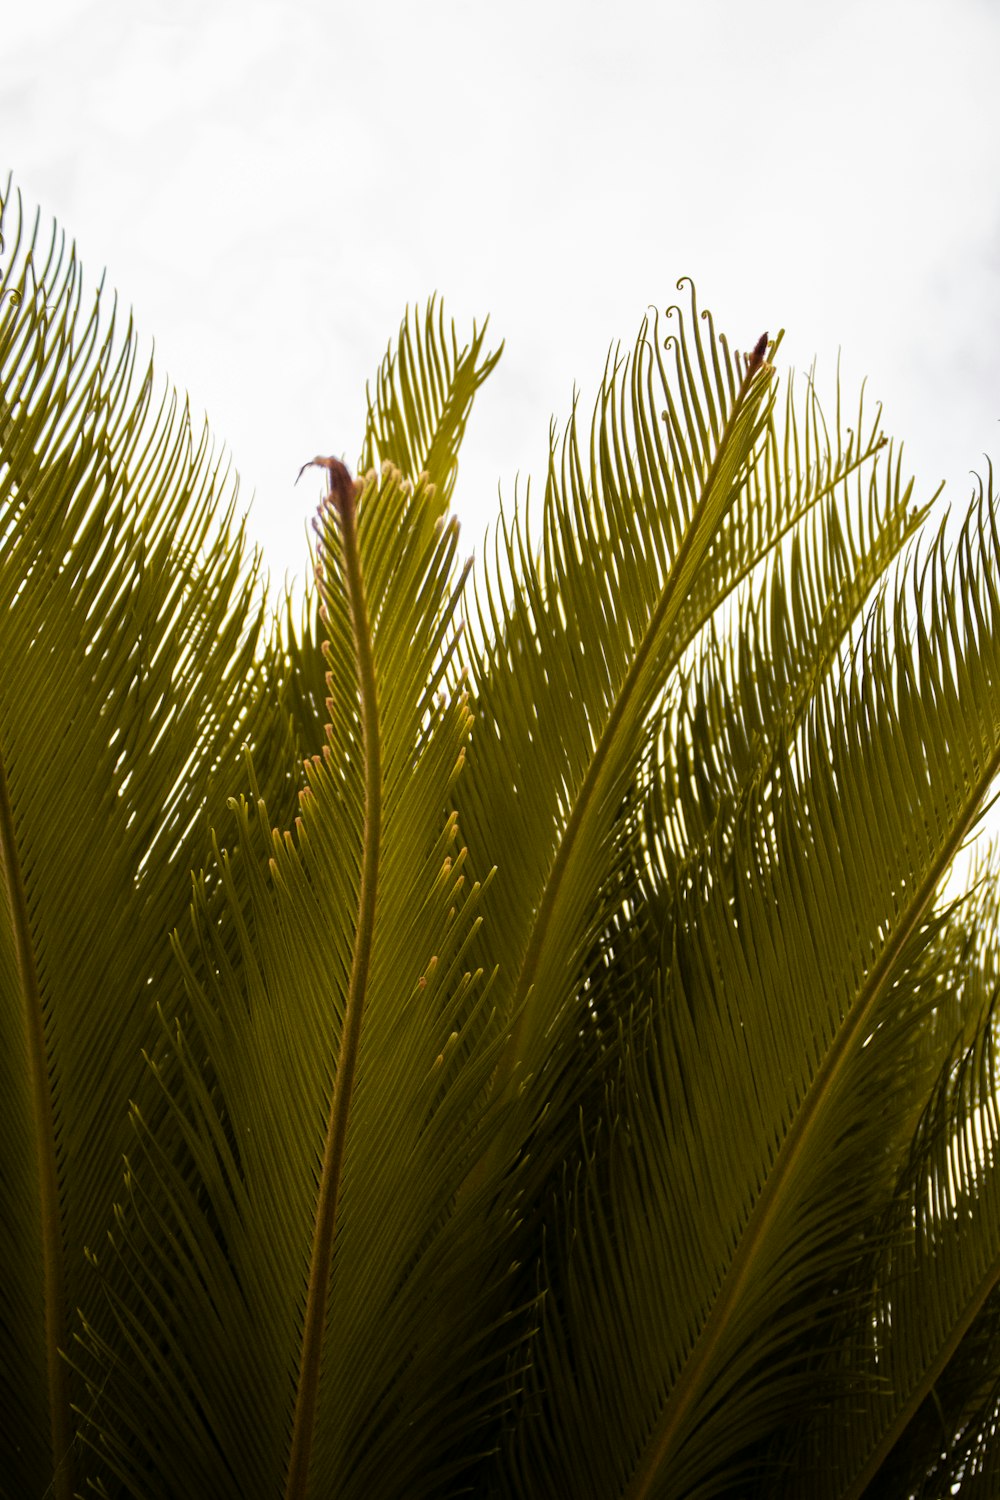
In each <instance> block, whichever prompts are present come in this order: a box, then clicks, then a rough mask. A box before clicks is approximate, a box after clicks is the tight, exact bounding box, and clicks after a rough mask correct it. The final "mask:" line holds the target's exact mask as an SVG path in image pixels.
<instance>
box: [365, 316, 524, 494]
mask: <svg viewBox="0 0 1000 1500" xmlns="http://www.w3.org/2000/svg"><path fill="white" fill-rule="evenodd" d="M485 339H486V323H484V324H483V326H482V328H481V329H478V330H477V329H476V328H475V326H473V329H472V340H471V342H470V343H468V344H466V345H464V346H462V347H459V343H458V336H457V334H456V332H455V325H454V323H452V325H451V327H450V329H447V328H446V327H445V319H444V306H443V304H442V303H441V302H439V301H438V299H437V298H436V297H431V299H430V301H429V302H428V304H427V310H426V312H425V314H424V318H423V322H421V320H420V318H419V315H418V313H417V310H416V309H415V308H414V309H413V311H412V312H411V311H410V310H409V309H407V314H406V317H405V318H404V319H403V321H402V323H401V324H400V328H399V336H398V338H397V340H396V345H395V348H393V346H392V345H391V344H390V346H389V348H388V350H387V351H386V355H385V358H384V360H383V361H382V367H381V369H380V370H379V372H378V376H377V377H376V380H375V390H374V392H373V391H372V390H371V388H370V387H369V388H368V419H367V423H366V426H365V438H364V443H363V444H362V448H361V457H360V459H359V460H358V472H359V473H362V474H366V473H367V472H368V470H369V469H374V468H377V467H378V466H379V465H380V464H383V463H392V464H395V466H396V468H397V469H400V470H401V471H402V473H404V474H405V475H407V476H408V477H409V478H410V479H412V480H414V481H416V479H417V478H418V476H419V475H420V474H426V475H427V477H428V479H429V480H430V482H431V484H433V485H434V486H435V487H436V489H437V490H438V492H439V494H440V495H441V496H442V498H443V499H444V501H445V502H448V503H450V501H451V498H452V494H453V492H454V488H455V480H456V478H457V475H458V450H459V446H460V444H461V441H462V438H463V436H464V434H465V427H466V423H467V422H468V420H469V413H470V411H471V409H472V402H473V398H474V397H475V394H476V391H477V390H478V389H479V387H480V386H481V385H482V383H483V381H484V380H485V379H486V378H487V376H488V375H489V374H490V372H491V371H492V370H493V369H495V367H496V364H497V361H498V360H499V358H500V355H501V354H502V352H503V345H502V344H501V346H500V348H499V349H497V350H496V352H495V353H492V354H485V355H484V354H483V345H484V342H485Z"/></svg>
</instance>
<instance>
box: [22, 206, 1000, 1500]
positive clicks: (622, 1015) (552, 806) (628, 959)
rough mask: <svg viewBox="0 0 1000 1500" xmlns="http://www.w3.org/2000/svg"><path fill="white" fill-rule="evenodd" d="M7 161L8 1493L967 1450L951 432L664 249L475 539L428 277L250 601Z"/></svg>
mask: <svg viewBox="0 0 1000 1500" xmlns="http://www.w3.org/2000/svg"><path fill="white" fill-rule="evenodd" d="M8 199H9V195H8ZM10 217H16V224H13V225H12V224H10V223H2V221H0V224H2V228H3V233H4V236H5V238H4V241H3V250H2V254H3V273H4V279H3V283H2V288H3V289H2V293H0V297H2V303H0V460H2V463H0V632H2V634H0V867H2V870H3V877H4V878H3V887H4V890H5V895H6V900H5V901H4V903H3V906H2V920H0V999H2V1005H0V1024H2V1027H3V1033H2V1037H0V1111H2V1122H3V1129H2V1144H3V1152H2V1156H0V1163H2V1164H0V1194H2V1212H0V1226H2V1227H0V1271H2V1275H0V1287H2V1291H0V1299H2V1300H0V1338H2V1358H0V1403H2V1409H3V1411H4V1414H5V1420H4V1423H3V1428H2V1432H0V1493H2V1495H3V1496H5V1497H10V1500H15V1497H16V1500H25V1497H35V1496H39V1497H40V1496H43V1495H45V1496H49V1495H51V1496H54V1497H56V1500H69V1497H71V1496H73V1495H85V1494H104V1495H106V1496H109V1497H110V1496H119V1495H127V1496H141V1497H147V1496H148V1497H151V1500H152V1497H155V1500H167V1497H170V1500H186V1497H210V1500H226V1497H233V1500H235V1497H240V1500H254V1497H258V1496H259V1497H264V1500H271V1497H275V1500H277V1497H282V1496H283V1497H286V1500H299V1497H306V1496H309V1497H313V1500H326V1497H332V1496H336V1497H337V1500H351V1497H357V1500H394V1497H408V1500H409V1497H420V1496H451V1495H461V1494H470V1495H477V1496H478V1495H482V1496H493V1497H529V1500H534V1497H550V1496H551V1497H566V1500H586V1497H591V1496H592V1497H595V1500H616V1497H622V1500H626V1497H627V1500H645V1497H653V1496H656V1497H681V1496H683V1497H695V1496H698V1497H707V1496H717V1495H738V1496H754V1495H767V1496H772V1495H785V1494H787V1495H789V1496H802V1495H816V1496H824V1495H830V1496H837V1497H845V1496H861V1495H865V1496H878V1495H887V1496H909V1495H921V1496H924V1495H926V1496H937V1495H950V1494H952V1493H953V1492H954V1488H955V1486H956V1484H958V1483H960V1484H961V1486H962V1494H963V1495H964V1494H966V1493H969V1494H976V1493H979V1492H982V1493H984V1494H990V1495H993V1494H995V1493H996V1488H997V1471H998V1469H1000V1444H998V1442H997V1440H996V1436H995V1428H996V1423H997V1413H998V1407H1000V1358H998V1356H1000V1321H998V1311H1000V1299H998V1295H997V1281H998V1278H1000V1175H998V1173H997V1171H996V1170H994V1166H995V1157H996V1150H997V1144H998V1136H1000V1115H998V1110H997V1103H996V1079H995V1068H996V1024H995V1016H994V1010H995V998H996V993H997V981H998V972H1000V966H998V938H997V930H998V923H997V900H996V894H995V892H996V870H995V867H994V865H993V864H991V863H990V862H989V861H987V862H985V863H983V864H982V865H981V866H980V867H979V868H978V869H977V870H976V871H975V872H974V874H973V877H972V879H971V880H970V882H969V883H968V888H967V889H962V890H960V893H959V894H957V895H956V894H955V887H954V885H948V884H946V882H947V881H948V877H949V872H950V871H951V870H952V866H953V864H954V862H955V858H956V855H957V854H958V852H959V850H960V849H961V848H962V846H963V844H964V843H965V842H966V840H967V839H968V837H969V835H970V833H971V832H972V831H973V830H974V829H975V828H976V825H977V822H978V820H979V819H980V818H981V815H982V811H983V809H984V806H985V805H986V804H987V801H988V798H989V794H990V788H991V786H992V783H993V780H994V777H995V774H996V772H997V769H998V766H1000V537H998V533H997V528H996V521H995V515H994V506H993V501H992V495H991V490H990V487H989V486H986V487H983V488H981V489H980V492H979V494H978V495H977V496H976V497H975V498H974V501H973V504H972V506H971V508H970V510H969V512H968V515H967V516H966V517H965V520H964V523H963V524H962V526H961V528H960V529H959V530H958V531H957V533H954V534H953V532H952V531H951V530H950V529H947V528H946V525H945V521H944V520H940V519H939V520H935V519H934V518H932V517H931V516H930V515H929V514H928V512H929V509H930V504H929V503H928V504H926V505H923V506H921V507H917V506H914V504H913V503H912V496H913V484H912V481H909V480H908V479H907V478H906V477H905V474H904V470H903V466H902V457H901V453H900V451H899V450H898V449H896V448H894V447H893V446H892V445H891V444H888V443H886V442H885V440H884V439H883V437H882V436H881V432H880V412H878V411H876V412H875V413H874V415H872V414H871V413H870V412H869V411H868V410H867V409H866V408H865V406H864V404H863V403H859V406H858V409H857V414H856V417H855V419H854V421H853V423H852V424H851V425H848V423H847V421H846V420H845V419H844V418H843V417H842V414H841V410H840V401H839V397H838V403H837V412H836V418H835V420H834V421H833V422H832V423H830V424H827V422H826V421H825V420H824V418H823V415H822V413H821V410H820V406H819V403H818V400H817V397H816V395H815V391H814V388H813V385H812V382H811V381H810V382H808V384H807V390H806V392H805V395H804V397H800V396H798V395H796V393H795V391H794V389H793V384H792V382H791V380H789V382H788V385H787V387H786V390H785V393H784V395H780V394H779V383H778V376H777V373H776V369H775V363H774V359H775V350H776V348H777V345H778V342H779V340H775V341H773V342H771V343H770V344H769V343H768V340H767V338H766V336H765V337H764V338H762V339H760V340H759V341H758V342H757V343H756V345H755V346H754V348H753V350H752V352H751V353H750V354H749V355H746V356H743V355H740V354H738V353H736V352H734V350H733V349H732V348H731V347H730V345H729V344H728V343H727V342H726V340H725V338H724V337H722V336H721V335H720V334H717V333H716V330H715V328H714V325H713V323H712V320H711V318H710V317H708V316H707V315H706V314H704V313H699V310H698V307H697V305H696V301H695V294H694V289H693V288H692V287H690V286H689V287H688V288H687V295H686V298H685V302H686V306H685V308H684V309H681V308H680V307H674V308H671V309H669V310H668V312H667V315H666V318H667V323H668V324H669V330H670V331H669V334H668V336H666V337H665V336H664V334H665V327H664V324H663V323H661V322H660V321H659V320H654V321H653V322H652V324H644V325H643V327H642V330H641V332H640V335H639V338H638V341H637V343H636V345H635V349H634V351H633V352H632V353H631V354H630V355H629V356H628V357H627V358H624V359H623V358H620V357H619V355H618V354H617V353H615V355H614V357H613V358H612V359H611V360H609V363H608V367H607V369H606V372H605V376H604V379H603V382H602V384H601V388H600V393H599V396H598V400H597V406H596V411H595V414H594V418H593V423H592V426H591V429H590V432H589V435H585V434H581V432H580V430H579V429H578V424H577V414H576V411H575V409H574V412H573V415H572V417H571V419H570V422H569V424H568V426H567V428H566V430H565V432H564V433H563V434H562V435H559V434H557V433H556V432H555V431H553V433H552V437H551V443H550V457H549V464H548V472H547V475H546V479H545V485H544V492H543V494H542V496H541V498H540V500H539V501H538V503H537V506H536V504H535V496H533V495H531V494H530V493H529V494H528V495H527V496H525V498H524V504H523V506H521V505H518V504H515V507H514V512H513V515H512V516H509V517H502V518H501V520H500V522H499V524H498V526H497V528H496V530H495V532H494V533H493V536H492V538H491V539H490V541H489V544H488V546H487V548H486V549H485V559H484V561H483V562H482V563H481V564H477V565H476V566H474V567H470V566H469V565H465V566H462V565H461V564H460V562H459V542H458V528H457V524H456V522H455V521H454V519H452V518H451V517H450V515H449V501H450V498H451V495H452V491H453V489H454V485H455V480H456V473H457V458H458V450H459V445H460V442H461V439H462V435H463V431H464V428H465V425H466V421H467V418H468V414H469V410H470V407H471V403H472V400H473V397H474V396H475V394H476V391H477V389H478V387H479V386H480V385H481V384H482V382H483V381H484V380H485V379H486V378H487V376H488V375H489V373H490V370H491V369H492V367H493V365H494V364H495V362H496V359H497V358H498V354H497V353H492V354H491V353H488V352H487V350H486V344H485V329H474V330H473V334H472V338H471V340H470V341H469V342H468V343H467V344H465V345H463V344H461V343H460V341H459V340H458V338H457V336H456V334H455V331H454V329H453V328H451V327H449V326H448V325H447V324H446V322H445V319H444V315H443V312H442V310H441V307H440V305H438V304H437V303H436V302H434V301H432V302H431V304H430V305H429V307H428V308H427V310H426V314H425V315H423V316H421V315H417V314H416V313H414V314H408V315H407V317H406V319H405V320H404V322H403V325H402V327H401V329H400V333H399V338H398V341H397V343H396V346H395V348H394V349H392V348H391V349H390V351H389V353H388V354H387V356H386V359H385V361H384V363H383V365H382V367H381V369H380V370H379V372H378V375H377V379H376V381H375V385H374V389H373V390H371V391H370V392H369V410H368V420H367V426H366V431H365V433H364V437H363V442H362V447H361V453H360V459H359V462H358V465H357V474H358V476H359V477H358V478H357V479H355V478H353V476H352V474H351V472H350V471H349V470H348V469H347V467H346V466H345V465H344V464H343V463H342V462H341V461H340V460H339V459H335V458H326V457H320V458H318V459H317V460H316V461H315V462H316V468H315V469H314V470H313V469H310V470H309V481H310V482H314V481H315V482H317V485H318V487H321V488H322V491H323V494H322V498H321V500H320V503H319V509H318V513H317V518H316V545H315V554H316V556H315V586H314V588H313V589H312V590H311V591H310V592H309V593H308V595H307V598H306V601H305V605H304V606H303V607H302V608H301V609H298V608H296V607H293V605H292V604H291V602H290V601H288V602H286V604H285V605H284V606H283V607H282V609H281V610H279V611H278V613H277V616H276V617H272V615H271V614H270V613H269V612H268V610H267V608H266V604H265V595H264V591H263V589H262V587H261V585H260V580H259V568H260V565H259V560H258V559H257V558H250V557H248V555H247V549H246V545H245V541H244V537H243V532H242V530H241V528H240V527H239V526H237V525H236V524H235V522H234V515H235V505H236V490H235V484H234V483H231V482H230V480H229V478H228V470H227V467H226V465H225V464H224V463H223V461H222V460H221V459H219V458H217V457H216V456H215V454H214V450H213V449H212V447H211V444H210V440H209V438H208V436H207V435H204V434H203V435H201V436H196V435H195V434H194V433H193V432H192V429H191V422H190V418H189V414H188V411H187V407H186V406H184V407H181V406H180V405H179V404H178V402H177V400H176V398H175V396H174V395H173V394H172V392H170V391H169V389H168V390H167V391H166V392H165V393H164V394H163V396H162V397H161V398H160V399H159V402H158V404H157V398H156V395H155V390H156V387H155V381H154V378H153V374H152V370H151V369H146V370H145V372H142V373H140V374H138V375H137V373H136V358H137V356H136V348H137V345H136V340H135V337H134V335H133V332H132V328H131V324H129V327H128V329H127V331H126V333H125V335H124V337H121V336H120V335H119V333H118V331H117V329H116V326H115V322H116V320H115V315H114V311H113V310H112V312H111V314H110V316H108V315H107V311H106V300H105V299H104V296H103V293H102V292H101V291H100V289H99V291H98V294H97V297H96V298H95V300H94V303H93V310H92V311H90V312H88V310H87V306H86V304H85V303H84V300H83V287H84V283H83V276H82V272H81V269H80V267H79V265H78V263H77V260H76V256H75V253H74V252H73V251H72V250H69V251H68V250H67V248H66V246H65V242H64V241H63V240H61V239H59V238H57V237H53V239H52V242H51V245H50V247H49V249H48V251H44V242H43V240H42V239H41V238H40V235H39V226H38V220H37V219H36V220H35V223H34V227H33V228H26V227H25V226H24V223H23V221H22V219H21V215H20V206H19V205H18V213H17V215H16V216H14V215H11V216H10ZM681 290H682V291H683V290H684V287H683V285H682V287H681ZM991 477H992V476H990V478H991ZM931 498H932V499H933V498H934V497H931ZM533 507H534V508H533ZM192 872H193V874H192ZM123 1164H124V1166H123Z"/></svg>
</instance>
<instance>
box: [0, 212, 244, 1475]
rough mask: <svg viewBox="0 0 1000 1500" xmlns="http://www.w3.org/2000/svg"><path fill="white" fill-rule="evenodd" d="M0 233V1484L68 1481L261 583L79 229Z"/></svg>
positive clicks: (213, 472)
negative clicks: (149, 1065) (90, 1326)
mask: <svg viewBox="0 0 1000 1500" xmlns="http://www.w3.org/2000/svg"><path fill="white" fill-rule="evenodd" d="M3 233H4V241H5V255H4V257H3V263H4V279H3V282H2V288H0V402H2V440H0V441H2V448H0V458H2V467H0V661H2V663H3V668H2V674H0V767H2V772H0V830H2V832H0V864H2V877H0V888H2V890H3V892H4V900H3V902H2V903H0V930H2V938H0V976H2V984H3V988H2V992H0V1026H2V1037H0V1059H2V1061H0V1115H2V1129H0V1135H2V1138H3V1141H4V1167H3V1171H2V1173H0V1193H2V1198H3V1202H2V1206H0V1220H2V1222H3V1224H4V1225H5V1226H9V1227H8V1228H7V1229H6V1230H5V1233H4V1235H3V1237H2V1240H0V1244H2V1247H3V1260H2V1266H0V1272H2V1274H0V1281H2V1285H3V1291H2V1294H0V1297H2V1305H3V1310H2V1314H0V1326H2V1328H3V1330H4V1350H3V1358H2V1360H0V1405H2V1407H3V1410H4V1413H5V1420H4V1422H3V1424H2V1434H0V1476H2V1478H0V1491H2V1492H3V1493H5V1494H9V1495H10V1496H12V1497H15V1496H16V1497H18V1500H20V1497H22V1496H25V1495H36V1494H42V1493H44V1492H46V1490H47V1489H48V1487H49V1486H50V1485H53V1486H54V1488H53V1491H52V1492H53V1493H54V1494H55V1495H56V1496H57V1497H63V1496H65V1497H67V1500H68V1497H69V1495H70V1494H71V1493H72V1492H73V1488H74V1485H75V1484H77V1483H78V1482H81V1481H79V1478H78V1475H79V1470H78V1467H77V1458H78V1454H77V1453H75V1452H71V1451H70V1450H71V1448H73V1447H74V1446H75V1445H74V1441H73V1437H72V1434H73V1431H74V1427H75V1419H74V1417H73V1415H72V1411H71V1407H72V1406H73V1405H82V1406H84V1407H85V1406H86V1404H87V1403H86V1393H85V1391H84V1389H83V1386H82V1385H81V1384H80V1382H79V1380H78V1379H77V1377H76V1376H75V1375H74V1373H73V1371H72V1370H71V1368H70V1367H69V1365H68V1364H67V1363H66V1359H65V1353H66V1352H67V1351H68V1350H69V1349H70V1347H71V1342H72V1329H73V1321H74V1319H75V1313H76V1308H77V1307H78V1306H80V1305H84V1304H86V1303H87V1302H88V1301H89V1300H90V1297H91V1296H92V1292H93V1284H92V1283H90V1282H89V1278H88V1276H87V1274H86V1265H85V1261H84V1255H83V1251H84V1247H85V1246H88V1245H91V1246H92V1245H95V1244H97V1243H98V1242H99V1241H100V1240H101V1239H102V1238H103V1236H104V1233H105V1228H106V1224H107V1222H108V1215H109V1213H110V1207H111V1203H112V1199H113V1194H114V1191H115V1184H116V1182H117V1181H119V1180H120V1162H121V1156H122V1152H123V1150H124V1149H125V1144H126V1140H127V1126H126V1111H127V1107H128V1101H129V1099H130V1098H132V1097H140V1096H141V1094H142V1092H143V1090H142V1074H143V1069H142V1063H141V1057H140V1052H141V1048H142V1047H143V1045H147V1044H149V1043H150V1042H151V1041H152V1038H153V1036H154V1034H155V1032H154V1017H153V997H154V995H155V996H156V997H157V998H158V999H161V1000H164V1001H166V1002H167V1003H168V1004H169V1003H171V1002H170V1001H169V998H168V997H170V996H171V995H174V996H175V997H177V1003H179V997H180V990H179V985H178V982H177V979H176V978H175V977H173V974H172V971H171V967H170V964H169V955H168V951H167V938H166V934H167V931H168V930H169V927H170V926H171V925H172V924H173V923H174V922H176V921H177V920H179V918H180V915H181V913H182V912H183V910H184V907H185V904H186V902H187V899H188V878H189V877H188V872H189V870H190V868H191V866H192V864H194V863H196V862H200V861H201V860H202V859H203V857H204V853H205V851H206V849H207V847H208V839H209V830H210V826H211V821H212V819H213V817H214V815H215V810H216V809H217V808H218V807H219V805H220V799H219V796H218V790H217V787H218V776H219V772H220V768H221V767H222V766H223V765H224V764H225V763H226V762H227V761H229V763H230V764H232V763H233V760H234V752H235V746H236V745H237V744H238V743H239V741H240V740H241V739H242V738H244V737H245V736H246V733H247V723H246V714H247V706H246V700H245V697H244V691H243V684H244V682H245V680H246V678H247V676H248V674H249V672H250V667H251V663H252V661H253V656H254V651H255V646H256V639H257V628H258V617H259V589H258V586H257V583H256V579H255V572H254V568H253V566H252V565H251V566H248V564H247V560H246V555H245V548H244V543H243V537H242V532H241V531H240V530H239V529H236V530H234V528H233V524H232V517H233V509H234V505H235V489H234V487H233V486H232V485H231V484H230V482H229V480H228V478H227V473H226V470H225V467H224V466H223V465H222V464H221V463H220V461H219V460H218V459H217V458H216V457H215V456H214V455H213V452H212V449H211V447H210V444H209V439H208V436H207V434H202V435H200V436H199V435H197V434H195V433H193V432H192V428H191V422H190V417H189V414H188V411H187V409H186V407H181V406H180V405H179V403H178V401H177V399H176V397H175V396H174V395H173V394H172V393H170V392H169V391H167V393H166V394H165V395H164V397H163V399H162V401H161V402H160V403H159V405H157V404H156V401H155V400H154V388H153V379H152V373H151V371H150V370H148V369H147V370H146V371H145V372H141V371H140V372H138V373H137V370H136V360H137V346H136V340H135V337H134V335H133V333H132V329H131V324H129V326H128V328H127V329H126V330H125V331H124V332H122V331H121V329H120V326H119V325H120V319H119V318H118V317H117V315H116V312H115V311H114V310H113V311H112V313H111V316H110V318H107V317H106V316H104V315H103V314H102V308H101V299H100V296H99V295H98V297H96V298H95V299H94V302H93V305H92V307H91V308H90V310H89V311H88V304H87V303H86V302H85V300H84V299H85V287H84V278H83V273H82V271H81V268H80V266H79V263H78V261H77V259H76V254H75V251H74V250H73V249H72V248H70V249H67V246H66V244H65V241H64V240H62V239H61V238H59V237H57V236H56V235H55V234H53V237H52V239H51V241H50V243H49V246H48V250H47V251H46V250H45V242H44V240H43V239H42V238H41V237H40V234H39V228H38V223H37V220H36V223H35V226H34V228H33V229H30V228H26V227H25V225H24V223H23V220H22V218H21V215H20V212H18V213H17V214H16V215H14V214H13V213H10V212H8V213H7V214H5V216H4V219H3ZM12 293H13V294H15V295H11V294H12ZM95 1316H96V1318H97V1323H98V1326H99V1327H101V1328H104V1327H105V1324H104V1321H103V1320H102V1318H101V1317H100V1315H99V1314H95ZM54 1476H55V1477H54Z"/></svg>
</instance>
